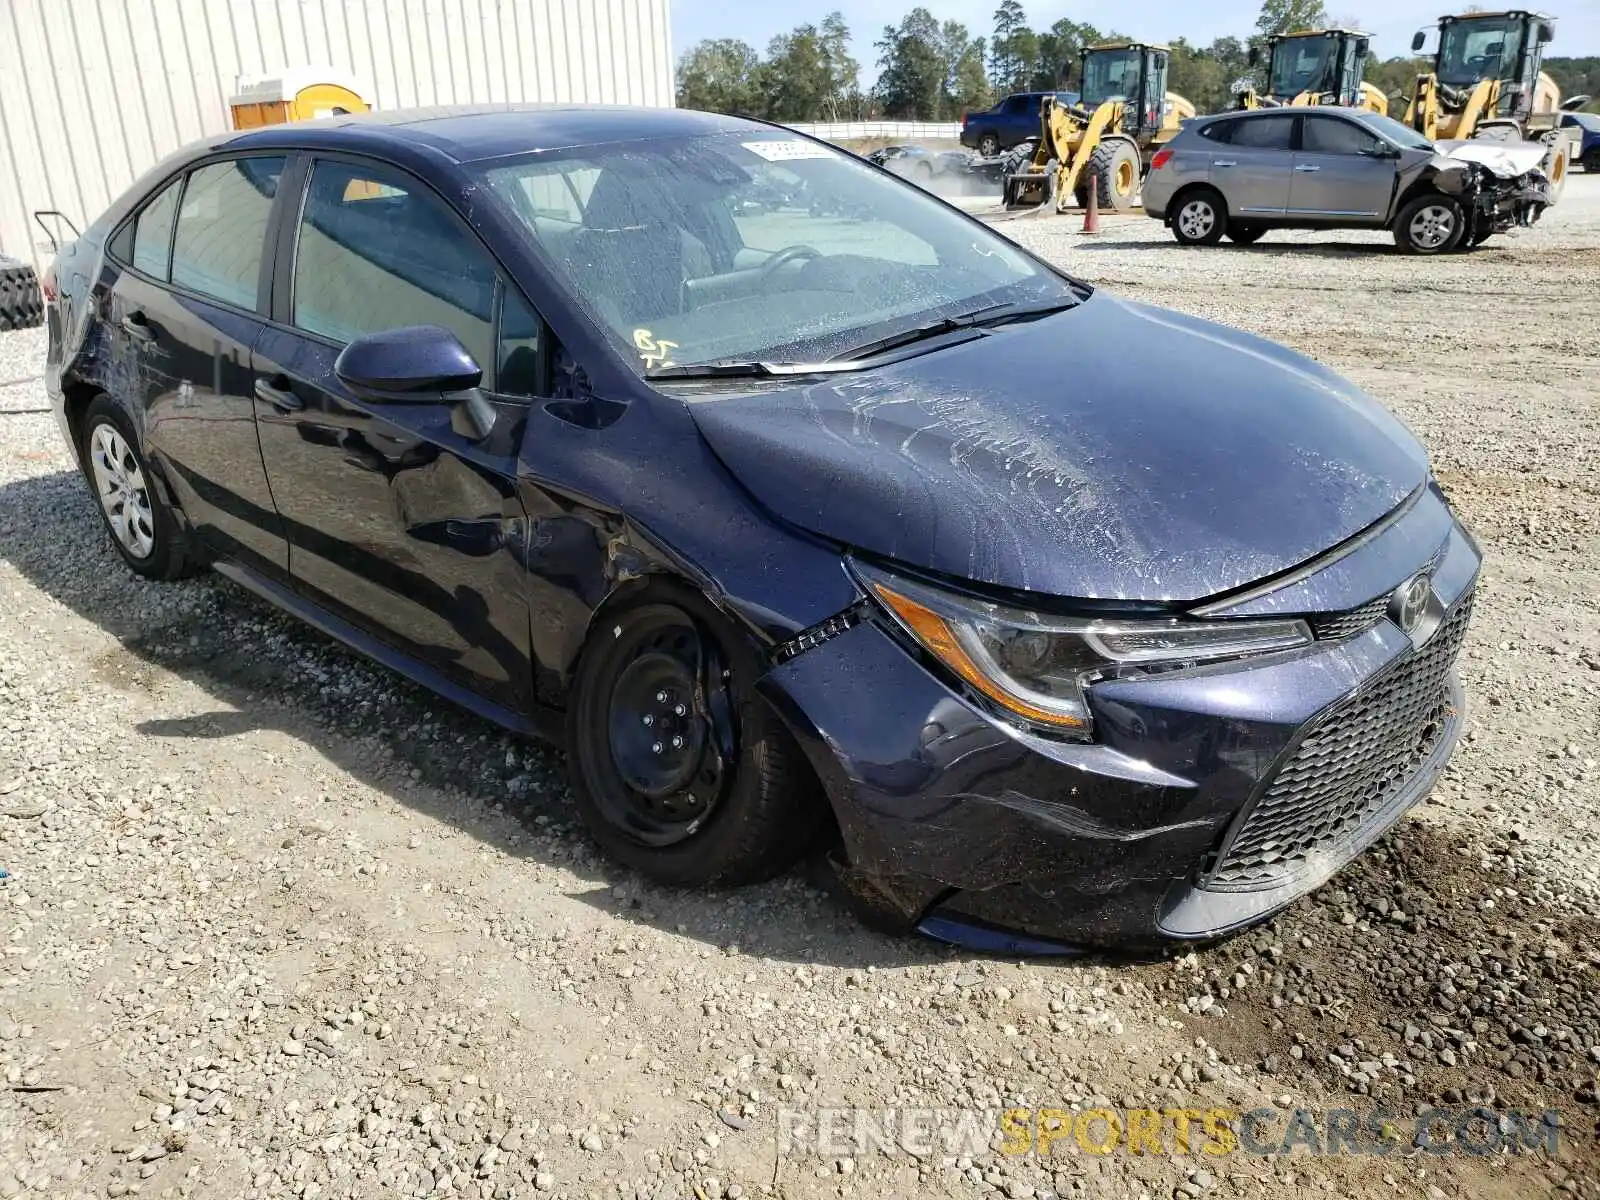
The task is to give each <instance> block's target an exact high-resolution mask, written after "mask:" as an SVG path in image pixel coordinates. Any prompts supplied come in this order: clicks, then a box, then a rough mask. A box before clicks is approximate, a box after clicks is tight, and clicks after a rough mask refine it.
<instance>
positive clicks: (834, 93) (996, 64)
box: [678, 0, 1600, 121]
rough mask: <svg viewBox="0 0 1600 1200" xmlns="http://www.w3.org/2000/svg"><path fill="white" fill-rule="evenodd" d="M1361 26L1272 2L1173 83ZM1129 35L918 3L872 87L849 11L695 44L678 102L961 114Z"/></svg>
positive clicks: (1313, 2)
mask: <svg viewBox="0 0 1600 1200" xmlns="http://www.w3.org/2000/svg"><path fill="white" fill-rule="evenodd" d="M1330 25H1337V26H1344V27H1359V22H1357V21H1355V20H1353V19H1350V18H1343V17H1330V16H1329V14H1328V10H1327V8H1326V7H1325V5H1324V3H1323V0H1265V2H1264V3H1263V4H1262V6H1261V12H1260V15H1259V16H1258V17H1257V19H1256V25H1255V29H1254V30H1253V31H1252V32H1250V33H1248V34H1246V35H1245V36H1243V37H1231V36H1230V37H1220V38H1217V39H1216V40H1215V41H1213V42H1211V43H1210V44H1209V45H1206V46H1198V45H1192V44H1191V43H1189V42H1188V41H1187V40H1186V39H1184V38H1178V39H1176V40H1175V41H1172V42H1169V43H1167V45H1169V46H1170V48H1171V51H1172V56H1171V60H1170V64H1169V68H1168V81H1167V87H1168V88H1169V90H1171V91H1174V92H1177V93H1179V94H1181V95H1183V96H1187V97H1188V98H1189V99H1190V100H1192V101H1193V102H1194V104H1195V106H1196V107H1197V108H1198V110H1199V111H1200V112H1217V111H1220V110H1222V109H1225V108H1226V107H1227V106H1228V104H1229V101H1230V99H1231V97H1232V95H1233V85H1234V84H1235V82H1237V81H1238V80H1240V79H1241V78H1244V77H1247V76H1251V75H1255V76H1256V82H1257V83H1258V84H1259V85H1264V84H1265V82H1266V81H1265V79H1264V78H1262V77H1261V70H1260V68H1254V69H1253V68H1251V66H1250V64H1249V54H1250V48H1251V46H1252V45H1261V44H1263V43H1264V40H1265V39H1266V38H1267V37H1268V36H1269V35H1271V34H1274V33H1287V32H1291V31H1293V30H1297V29H1316V28H1323V27H1327V26H1330ZM1125 37H1126V35H1125V34H1122V33H1120V32H1118V31H1116V30H1101V29H1097V28H1096V27H1094V26H1093V25H1088V24H1083V23H1081V22H1077V21H1073V20H1071V19H1070V18H1063V19H1062V20H1059V21H1057V22H1055V24H1053V25H1051V26H1050V27H1049V28H1048V29H1034V28H1032V27H1031V26H1030V25H1029V24H1028V19H1027V13H1026V11H1025V10H1024V9H1023V7H1022V4H1021V3H1020V0H1000V4H999V7H998V8H996V9H995V12H994V17H993V24H992V26H991V28H990V30H989V31H988V32H987V33H981V34H974V33H973V32H972V31H971V30H970V29H968V28H967V26H966V25H964V24H962V23H961V22H960V21H944V22H940V21H939V20H938V19H937V18H935V17H934V15H933V14H932V13H930V12H929V11H928V10H927V9H926V8H923V7H921V6H918V7H916V8H913V9H912V10H911V11H910V12H908V13H907V14H906V15H905V16H904V17H903V18H901V20H900V23H899V24H898V25H886V26H884V28H883V32H882V33H881V34H880V35H879V36H878V38H877V40H876V41H875V42H874V43H873V49H874V51H875V52H876V54H877V60H876V66H877V68H878V77H877V80H876V82H874V83H873V84H872V86H871V87H869V88H863V87H862V86H861V66H860V64H859V63H858V62H857V61H856V60H855V59H854V58H853V57H851V55H850V51H849V45H850V30H849V28H848V27H847V26H846V24H845V21H844V17H843V16H842V14H840V13H838V12H832V13H829V14H828V15H827V16H826V17H824V18H823V20H822V21H821V22H820V23H818V24H813V23H805V24H801V25H797V26H795V27H794V29H792V30H790V31H789V32H788V33H783V34H779V35H778V36H777V37H775V38H773V39H772V40H771V41H770V42H769V43H768V44H767V50H766V54H765V56H763V55H762V54H760V53H758V52H757V51H756V50H755V48H754V47H752V46H750V45H749V44H748V43H746V42H742V41H739V40H737V39H735V38H712V39H707V40H705V41H702V42H698V43H696V44H695V45H694V46H691V47H690V48H689V49H688V50H687V51H686V52H685V53H684V54H683V56H682V57H681V58H680V59H679V61H678V104H679V105H680V106H681V107H684V108H698V109H704V110H707V111H710V112H723V113H733V114H736V115H740V116H750V117H760V118H764V119H766V120H769V121H859V120H868V119H873V118H880V117H882V118H887V119H890V120H908V121H959V120H960V119H961V115H962V114H963V113H966V112H971V111H974V110H976V109H980V108H986V107H987V106H988V105H990V104H991V103H993V102H994V101H995V99H997V98H998V97H1001V96H1005V95H1008V94H1010V93H1011V92H1030V91H1050V90H1054V89H1056V88H1063V87H1069V86H1071V85H1073V84H1075V83H1076V82H1077V80H1076V70H1077V62H1078V52H1079V50H1081V49H1082V48H1083V47H1084V46H1089V45H1094V44H1095V43H1097V42H1103V41H1118V40H1123V39H1124V38H1125ZM1427 69H1428V63H1427V60H1426V59H1418V58H1414V57H1411V56H1409V55H1398V56H1395V57H1392V58H1388V59H1382V60H1380V59H1377V58H1376V57H1374V58H1371V59H1369V60H1368V63H1367V79H1368V80H1370V81H1371V82H1372V83H1373V84H1374V85H1376V86H1377V87H1378V88H1380V89H1382V90H1383V91H1384V92H1385V93H1387V94H1389V95H1391V96H1393V95H1399V94H1405V93H1408V92H1409V91H1410V89H1411V85H1412V83H1413V81H1414V80H1415V79H1416V76H1417V74H1418V73H1419V72H1421V71H1425V70H1427ZM1545 70H1547V71H1548V72H1549V73H1550V74H1551V75H1552V76H1553V77H1554V78H1555V80H1556V82H1557V83H1558V84H1560V86H1561V90H1562V94H1563V95H1566V96H1571V95H1576V94H1579V93H1588V94H1600V58H1566V59H1563V58H1546V59H1545Z"/></svg>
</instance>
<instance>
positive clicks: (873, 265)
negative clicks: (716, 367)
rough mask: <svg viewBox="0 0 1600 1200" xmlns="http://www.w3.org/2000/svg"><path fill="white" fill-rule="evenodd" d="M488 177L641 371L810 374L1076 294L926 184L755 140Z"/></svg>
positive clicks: (644, 151)
mask: <svg viewBox="0 0 1600 1200" xmlns="http://www.w3.org/2000/svg"><path fill="white" fill-rule="evenodd" d="M484 178H485V180H486V181H487V183H488V189H489V191H490V193H491V194H492V195H494V196H495V197H496V198H497V199H498V200H499V201H500V202H501V203H502V204H503V205H504V206H505V207H506V208H507V209H509V210H510V212H511V213H513V214H514V215H515V217H516V218H517V219H518V220H519V221H520V223H521V224H522V226H523V228H524V229H525V230H526V231H527V233H528V235H529V236H530V238H531V239H532V240H533V241H534V242H535V243H536V244H537V245H538V246H539V248H540V249H541V250H543V252H544V254H545V255H546V256H547V257H548V258H549V260H550V261H551V263H552V264H553V266H554V267H555V269H556V270H557V271H558V272H560V273H561V274H562V275H564V276H565V279H566V282H567V285H568V287H569V288H570V290H571V292H572V294H573V296H574V297H575V298H576V299H577V300H578V301H579V302H580V303H582V304H584V305H586V306H587V307H588V309H589V310H590V312H591V313H592V314H593V315H594V316H595V318H596V319H597V320H598V321H599V323H600V324H601V325H602V326H603V327H604V328H605V329H606V331H607V332H608V333H609V334H610V336H611V338H612V339H613V341H614V342H615V343H616V345H617V346H618V347H619V348H620V349H621V350H622V351H623V353H624V354H625V356H626V357H627V358H628V359H629V360H630V361H631V362H632V363H633V364H634V366H635V368H636V369H638V370H639V371H641V372H642V371H645V370H649V369H651V368H656V367H665V366H673V365H679V366H682V365H689V364H703V363H711V362H748V361H758V362H767V361H805V362H811V361H816V360H819V359H825V358H829V357H833V356H838V355H844V354H845V353H846V352H847V351H849V350H851V349H853V348H854V347H857V346H860V345H862V344H863V343H864V342H867V341H870V340H872V339H873V338H875V337H882V336H890V335H893V334H896V333H899V332H901V331H903V330H908V329H911V328H913V327H915V326H918V325H920V324H924V323H926V322H928V321H929V320H936V319H938V318H940V317H943V316H947V315H950V316H953V315H957V314H964V313H967V312H969V311H971V310H973V309H976V308H981V307H987V306H988V305H991V304H1011V303H1023V304H1033V303H1041V302H1048V301H1053V300H1057V299H1060V300H1062V301H1064V302H1070V300H1071V299H1072V298H1073V293H1072V291H1071V288H1070V285H1069V284H1068V283H1067V282H1066V281H1065V280H1063V279H1062V278H1061V277H1060V276H1058V275H1056V274H1054V273H1053V272H1050V271H1047V270H1045V269H1044V268H1043V267H1040V266H1038V265H1037V264H1035V263H1034V262H1033V261H1032V260H1031V259H1029V258H1028V257H1027V256H1026V255H1024V254H1023V253H1022V252H1021V251H1019V250H1018V249H1017V248H1016V247H1015V246H1013V245H1012V244H1011V243H1009V242H1007V241H1005V240H1004V239H1002V238H1000V237H999V236H997V235H996V234H994V233H991V232H990V231H989V230H988V229H986V228H984V227H983V226H982V225H979V224H977V223H976V222H973V221H970V220H968V219H967V218H965V217H963V216H961V215H959V214H957V213H954V212H952V211H950V210H949V209H948V208H946V207H945V206H944V205H943V204H941V203H939V202H938V201H936V200H934V199H932V198H931V197H929V196H928V195H926V194H925V193H923V192H922V191H921V190H919V189H917V188H913V187H908V186H906V185H905V184H903V183H900V182H898V181H896V180H894V179H891V178H889V177H887V176H885V175H884V174H883V173H882V172H879V171H876V170H874V169H873V168H871V167H869V166H868V165H866V164H865V163H864V162H862V161H861V160H860V159H858V158H856V157H855V156H854V155H850V154H846V153H844V152H843V151H839V150H835V149H834V148H832V147H830V146H825V145H822V144H819V143H815V142H810V141H805V140H801V139H798V138H793V137H783V136H780V135H777V134H775V133H769V132H768V131H766V130H756V129H751V130H749V131H748V132H742V133H735V134H716V135H711V136H705V137H694V138H664V139H659V140H653V141H629V142H619V143H613V144H608V145H600V146H586V147H580V148H575V149H572V150H568V151H559V152H550V153H539V154H533V155H529V156H527V157H525V158H522V159H520V160H517V161H515V162H512V163H509V164H499V165H493V166H489V167H487V168H486V169H485V171H484Z"/></svg>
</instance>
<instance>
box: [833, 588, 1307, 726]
mask: <svg viewBox="0 0 1600 1200" xmlns="http://www.w3.org/2000/svg"><path fill="white" fill-rule="evenodd" d="M851 567H852V569H853V570H854V571H855V573H856V575H857V576H858V577H859V578H860V579H861V581H862V582H863V583H864V584H865V585H866V587H867V590H868V592H869V593H870V594H871V595H872V596H874V597H875V598H876V599H877V600H878V601H879V602H880V603H881V604H882V605H883V606H884V608H885V609H886V610H887V611H888V613H889V614H890V615H891V616H892V617H893V618H894V619H895V621H897V622H898V623H899V624H900V625H901V626H902V627H903V628H904V629H905V630H906V632H907V633H909V634H910V635H911V636H912V637H913V638H915V639H916V640H917V642H918V644H920V645H921V646H922V647H923V648H924V649H925V650H927V652H928V653H929V654H931V655H933V657H934V658H936V659H938V660H939V661H940V662H941V663H943V664H944V665H945V666H946V667H948V668H949V669H950V670H951V671H954V672H955V674H956V675H957V676H959V677H960V678H961V679H962V680H964V681H965V682H966V683H967V684H968V685H969V686H970V687H972V688H973V689H974V690H975V691H977V692H978V693H979V694H981V695H982V696H984V697H985V698H986V699H988V700H990V701H992V702H993V703H994V704H996V705H998V706H999V707H1000V708H1002V709H1003V710H1005V712H1006V713H1008V714H1011V715H1013V716H1016V717H1020V718H1021V719H1022V720H1023V721H1026V722H1027V723H1029V724H1031V725H1035V726H1039V727H1042V728H1044V729H1047V730H1049V731H1051V732H1053V733H1056V734H1058V735H1062V736H1066V737H1070V738H1073V739H1075V740H1079V741H1087V740H1088V739H1089V736H1090V734H1091V733H1092V731H1093V727H1094V723H1093V719H1092V717H1091V716H1090V713H1089V704H1088V699H1087V695H1086V693H1087V691H1088V688H1089V686H1090V685H1091V684H1093V683H1095V682H1096V681H1097V680H1101V679H1106V678H1113V677H1115V678H1128V677H1130V676H1138V675H1145V674H1153V673H1156V672H1160V671H1171V670H1176V669H1179V668H1182V667H1187V666H1192V665H1195V664H1198V663H1205V662H1216V661H1218V660H1220V659H1229V658H1246V657H1249V656H1251V655H1257V654H1270V653H1273V652H1275V651H1280V650H1291V649H1294V648H1295V647H1297V646H1306V645H1309V644H1310V643H1311V641H1312V636H1311V630H1310V629H1309V628H1308V627H1307V625H1306V623H1305V622H1304V621H1294V620H1275V621H1186V620H1182V619H1179V618H1162V619H1154V620H1124V619H1115V620H1100V619H1089V618H1077V617H1056V616H1050V615H1048V614H1045V613H1036V612H1029V611H1026V610H1024V609H1018V608H1010V607H1007V606H1005V605H1001V604H994V603H990V602H989V601H986V600H979V599H976V598H974V597H971V596H963V595H959V594H957V593H955V592H948V591H945V590H944V589H942V588H936V587H933V586H930V585H929V584H925V583H921V582H918V581H916V580H912V579H907V578H905V577H903V576H899V575H894V574H891V573H890V572H888V571H884V570H882V569H880V568H877V567H869V566H866V565H864V564H862V563H859V562H852V563H851Z"/></svg>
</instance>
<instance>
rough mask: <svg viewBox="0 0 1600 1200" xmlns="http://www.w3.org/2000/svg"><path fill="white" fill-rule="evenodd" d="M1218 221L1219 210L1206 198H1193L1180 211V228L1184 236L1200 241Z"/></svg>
mask: <svg viewBox="0 0 1600 1200" xmlns="http://www.w3.org/2000/svg"><path fill="white" fill-rule="evenodd" d="M1216 223H1217V211H1216V209H1214V208H1212V207H1211V205H1210V204H1209V203H1208V202H1207V201H1205V200H1191V201H1189V203H1187V204H1185V205H1184V206H1183V208H1182V209H1180V210H1179V212H1178V228H1179V229H1180V230H1181V231H1182V232H1183V236H1184V237H1186V238H1189V239H1191V240H1192V241H1199V240H1200V239H1201V238H1203V237H1205V236H1206V234H1208V233H1210V232H1211V230H1212V227H1213V226H1215V225H1216Z"/></svg>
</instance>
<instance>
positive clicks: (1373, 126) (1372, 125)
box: [1351, 112, 1433, 150]
mask: <svg viewBox="0 0 1600 1200" xmlns="http://www.w3.org/2000/svg"><path fill="white" fill-rule="evenodd" d="M1351 115H1352V116H1353V117H1355V119H1356V120H1357V121H1360V122H1361V123H1362V124H1363V125H1365V126H1366V127H1367V128H1368V129H1370V130H1372V132H1374V133H1376V134H1377V135H1378V136H1380V137H1383V138H1387V139H1388V140H1389V141H1391V142H1393V143H1394V144H1395V145H1396V146H1399V147H1400V148H1401V149H1404V150H1432V149H1433V143H1432V142H1430V141H1429V140H1428V139H1427V138H1425V137H1423V136H1422V135H1421V134H1420V133H1418V132H1417V131H1416V130H1415V129H1413V128H1411V126H1409V125H1407V124H1405V123H1404V122H1402V121H1396V120H1395V119H1394V118H1393V117H1382V116H1379V115H1378V114H1377V113H1369V112H1363V113H1352V114H1351Z"/></svg>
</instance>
